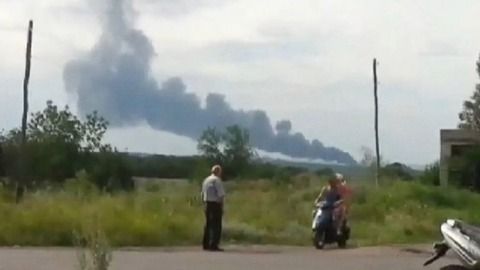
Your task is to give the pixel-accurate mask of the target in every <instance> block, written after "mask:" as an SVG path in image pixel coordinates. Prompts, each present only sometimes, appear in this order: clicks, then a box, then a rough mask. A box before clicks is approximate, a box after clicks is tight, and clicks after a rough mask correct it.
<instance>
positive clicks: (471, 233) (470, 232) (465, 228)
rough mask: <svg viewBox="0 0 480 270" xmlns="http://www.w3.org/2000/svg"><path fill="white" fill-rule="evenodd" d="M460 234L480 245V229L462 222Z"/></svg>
mask: <svg viewBox="0 0 480 270" xmlns="http://www.w3.org/2000/svg"><path fill="white" fill-rule="evenodd" d="M460 232H461V233H463V234H465V235H466V236H468V237H469V238H470V239H471V240H473V241H475V242H476V243H477V244H480V227H477V226H473V225H470V224H466V223H464V222H462V224H461V226H460Z"/></svg>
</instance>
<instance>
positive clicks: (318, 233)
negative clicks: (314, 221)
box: [313, 229, 325, 249]
mask: <svg viewBox="0 0 480 270" xmlns="http://www.w3.org/2000/svg"><path fill="white" fill-rule="evenodd" d="M313 245H314V246H315V248H316V249H323V247H324V246H325V242H324V233H323V230H318V229H317V230H315V232H314V234H313Z"/></svg>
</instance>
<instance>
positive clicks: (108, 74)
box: [64, 0, 355, 164]
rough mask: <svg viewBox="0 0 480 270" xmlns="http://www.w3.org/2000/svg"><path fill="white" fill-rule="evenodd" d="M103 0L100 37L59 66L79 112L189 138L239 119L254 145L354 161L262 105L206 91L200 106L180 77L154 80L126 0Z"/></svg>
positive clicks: (146, 45)
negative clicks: (237, 103) (240, 103)
mask: <svg viewBox="0 0 480 270" xmlns="http://www.w3.org/2000/svg"><path fill="white" fill-rule="evenodd" d="M106 3H107V5H105V10H104V11H103V12H102V18H101V22H102V34H101V36H100V39H99V41H98V42H97V43H96V45H95V46H94V47H93V48H92V50H91V51H90V52H89V53H88V54H87V55H86V56H84V57H81V58H80V59H76V60H73V61H70V62H69V63H67V65H66V66H65V70H64V80H65V86H66V89H67V91H69V92H71V93H74V94H76V95H77V98H78V108H79V110H80V112H81V113H85V112H91V111H93V110H97V111H98V112H99V113H100V114H101V115H103V116H104V117H106V118H107V119H108V120H109V121H110V123H111V124H112V125H115V126H122V125H134V124H137V123H139V122H141V121H147V122H148V124H149V125H150V126H152V127H153V128H155V129H159V130H164V131H169V132H173V133H175V134H178V135H182V136H187V137H190V138H193V139H196V138H198V137H199V135H200V134H201V132H202V131H203V130H205V129H206V128H207V127H218V128H224V127H226V126H228V125H232V124H238V125H240V126H243V127H244V128H247V129H248V130H249V131H250V134H251V139H252V142H253V144H254V145H255V146H256V147H257V148H259V149H262V150H265V151H267V152H278V153H282V154H285V155H288V156H291V157H296V158H311V159H323V160H326V161H337V162H340V163H347V164H352V163H355V160H354V159H353V158H352V157H351V156H350V155H349V154H348V153H346V152H342V151H340V150H338V149H336V148H330V147H325V146H323V145H322V143H321V142H319V141H318V140H313V141H312V142H309V141H308V140H307V139H305V137H304V136H303V135H302V134H301V133H292V131H291V128H292V124H291V123H290V121H288V120H284V121H280V122H278V123H277V124H276V126H275V129H274V128H273V127H272V124H271V122H270V119H269V117H268V116H267V114H266V113H265V112H264V111H261V110H255V111H243V110H240V111H238V110H233V109H232V108H231V106H230V105H229V104H228V103H227V102H226V101H225V97H224V96H223V95H219V94H209V95H208V97H207V98H206V105H205V107H202V106H201V103H200V100H199V98H198V97H197V96H196V95H195V94H193V93H188V92H187V91H186V86H185V84H184V83H183V82H182V79H181V78H176V77H175V78H170V79H168V80H166V81H165V82H163V83H162V84H160V85H159V84H158V83H157V81H155V79H154V78H153V77H152V75H151V72H150V66H151V63H152V60H153V58H154V56H155V52H154V48H153V46H152V43H151V41H150V40H149V39H148V38H147V37H146V36H145V34H144V33H143V32H142V31H140V30H138V29H134V28H133V18H132V17H133V12H132V7H131V0H106Z"/></svg>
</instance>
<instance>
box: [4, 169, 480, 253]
mask: <svg viewBox="0 0 480 270" xmlns="http://www.w3.org/2000/svg"><path fill="white" fill-rule="evenodd" d="M322 184H323V181H321V180H320V179H317V178H314V177H309V176H303V177H298V178H296V179H295V180H293V181H291V182H290V183H288V184H287V183H275V182H272V181H266V180H258V181H237V182H228V183H227V184H226V188H227V190H228V199H227V204H226V209H225V219H224V224H225V230H224V238H223V239H224V242H228V243H238V244H289V245H310V243H311V241H310V236H311V231H310V222H311V213H312V202H313V200H314V198H315V196H316V195H317V193H318V192H319V190H320V188H321V185H322ZM355 195H356V196H355V204H354V206H353V208H352V214H351V224H352V230H353V231H352V233H353V234H352V238H353V239H352V241H353V242H354V243H357V244H359V245H376V244H393V243H415V242H425V241H430V240H435V239H436V238H437V237H439V231H438V228H439V224H440V222H441V221H442V220H444V219H445V218H449V217H450V218H460V219H464V220H466V221H469V222H472V223H480V211H478V209H477V206H478V205H480V195H477V194H473V193H470V192H467V191H459V190H455V189H442V188H434V187H430V186H424V185H421V184H418V183H405V182H395V181H391V182H390V183H389V184H384V185H383V186H382V187H381V188H379V189H375V188H372V187H368V185H357V186H355ZM0 216H1V217H2V222H0V245H28V246H69V245H72V243H73V231H82V230H89V228H92V226H98V227H100V228H101V229H102V230H104V232H105V233H106V235H107V237H108V239H109V240H110V243H111V244H112V245H113V246H169V245H176V246H177V245H199V243H200V240H201V234H202V226H203V214H202V205H201V202H200V201H199V184H198V183H194V182H192V183H190V184H186V185H185V184H183V185H178V184H175V183H170V184H162V185H154V186H148V187H147V188H146V190H142V191H136V192H133V193H125V194H116V195H105V194H100V193H98V192H96V191H95V190H94V189H93V188H91V187H89V186H88V185H86V184H84V183H81V182H80V183H76V182H71V183H69V184H68V185H67V186H66V187H65V189H64V190H62V191H49V192H47V191H42V192H36V193H33V194H32V193H30V194H29V195H27V197H26V198H25V200H24V202H22V203H21V204H19V205H16V204H14V203H13V202H12V195H11V194H10V193H9V192H7V191H2V192H1V197H0Z"/></svg>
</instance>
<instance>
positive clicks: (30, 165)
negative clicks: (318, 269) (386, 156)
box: [0, 88, 480, 269]
mask: <svg viewBox="0 0 480 270" xmlns="http://www.w3.org/2000/svg"><path fill="white" fill-rule="evenodd" d="M478 89H480V88H478ZM478 91H480V90H478ZM479 97H480V94H476V95H474V96H473V97H472V101H468V102H466V103H465V111H464V112H463V113H462V114H461V116H460V119H461V122H462V124H461V127H462V128H469V129H475V130H478V126H476V125H474V124H475V123H477V122H480V115H476V114H475V113H476V112H477V111H476V110H473V108H474V107H476V106H477V107H478V104H480V101H479V100H480V98H479ZM477 103H478V104H477ZM107 129H108V121H106V120H105V119H103V118H102V117H101V116H99V115H98V114H97V113H95V112H92V113H91V114H89V115H87V116H86V117H85V118H79V117H77V116H76V115H74V114H72V113H71V112H70V110H69V108H68V107H65V108H63V109H60V108H58V107H57V106H56V105H55V104H53V103H52V102H48V103H47V106H46V108H45V109H44V110H43V111H40V112H36V113H34V114H32V115H31V117H30V122H29V125H28V129H27V132H26V134H27V143H26V144H25V145H22V143H21V137H20V131H19V130H18V129H13V130H11V131H8V132H0V180H1V185H0V216H1V217H2V222H1V223H0V246H12V245H20V246H80V247H86V248H87V250H90V252H91V254H97V255H92V256H93V257H91V256H90V257H89V255H88V253H79V262H80V263H83V264H84V265H83V266H82V267H83V268H84V269H89V268H92V267H93V266H91V265H93V264H99V265H103V266H101V267H100V268H99V269H102V267H103V268H104V269H106V268H107V267H108V263H109V261H110V259H111V257H110V256H111V255H110V253H109V252H110V251H109V249H110V246H112V247H119V246H173V245H175V246H178V245H199V243H200V242H201V234H202V229H203V222H204V217H203V214H202V213H203V212H202V203H201V201H200V197H199V190H200V184H201V181H202V180H203V178H204V177H206V176H207V175H208V174H209V168H210V166H211V165H212V164H214V163H219V164H221V165H222V166H223V167H224V168H225V180H226V188H227V190H228V198H227V202H226V208H225V223H224V224H225V229H224V242H226V243H235V244H284V245H310V243H311V229H310V224H311V218H312V216H311V214H312V210H313V209H312V207H313V201H314V198H315V197H316V196H317V195H318V192H319V191H320V189H321V187H322V186H323V185H325V183H326V180H327V178H328V177H330V176H331V175H332V174H333V173H334V172H335V171H338V170H339V169H340V170H342V168H341V167H339V166H337V167H335V168H334V169H332V168H328V167H325V166H324V167H321V168H312V167H309V166H290V165H288V164H282V165H279V164H274V163H270V162H265V161H262V160H260V159H259V158H258V157H257V155H256V153H255V151H254V149H252V148H251V146H250V137H249V132H248V131H247V130H244V129H242V128H241V127H239V126H236V125H233V126H227V127H224V128H222V129H214V128H207V129H206V130H205V132H204V133H203V134H202V135H201V136H200V138H199V141H198V152H199V155H198V156H193V157H169V156H158V155H154V156H143V155H134V154H128V153H120V152H118V151H117V150H116V149H115V148H113V147H112V146H110V145H108V144H105V143H104V142H103V137H104V134H105V132H106V131H107ZM478 153H480V149H477V148H471V149H470V150H468V151H467V152H466V153H464V155H462V156H458V157H455V159H454V160H452V163H451V164H452V168H454V170H455V171H454V172H455V174H454V175H453V176H454V177H452V183H453V184H454V186H451V187H449V188H441V187H439V186H438V185H439V179H438V175H439V165H438V163H434V164H432V165H430V166H428V167H427V168H426V169H425V170H424V171H423V172H419V171H415V170H413V169H411V168H408V167H407V166H405V165H403V164H400V163H395V162H394V163H390V164H382V166H381V171H380V175H381V181H380V186H379V187H378V188H376V187H374V185H373V171H372V168H374V167H375V166H374V165H375V164H374V158H373V156H372V155H371V154H369V153H368V151H366V152H365V156H364V158H363V160H362V161H361V162H360V164H359V166H358V168H362V173H361V174H358V175H354V174H351V175H350V174H348V173H347V174H346V175H347V179H348V180H349V184H350V185H352V186H353V187H354V203H353V206H352V211H351V220H350V222H351V225H352V233H353V234H352V242H353V243H352V244H354V245H377V244H394V243H413V242H419V243H423V242H425V241H432V240H435V239H436V238H437V237H439V224H440V223H441V222H442V221H443V220H445V219H446V218H458V219H464V220H465V221H468V222H470V223H474V224H475V223H476V224H480V212H479V211H478V209H477V206H478V205H480V195H479V194H478V193H475V192H474V191H478V190H479V186H480V184H479V183H480V180H478V179H479V177H478V175H480V174H479V169H478V168H480V167H479V166H478V164H479V162H480V154H478ZM352 171H353V170H352ZM134 176H137V177H143V178H144V179H145V178H147V180H148V179H153V178H155V179H165V178H173V179H176V181H162V180H160V181H147V183H146V184H143V185H141V186H135V184H136V182H135V180H134V179H135V177H134ZM19 190H21V191H22V192H21V193H19ZM23 191H25V192H23ZM92 243H93V244H92ZM100 257H101V259H100V261H101V262H100V261H99V262H95V261H94V260H95V258H100ZM88 265H90V266H88ZM92 269H93V268H92Z"/></svg>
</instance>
